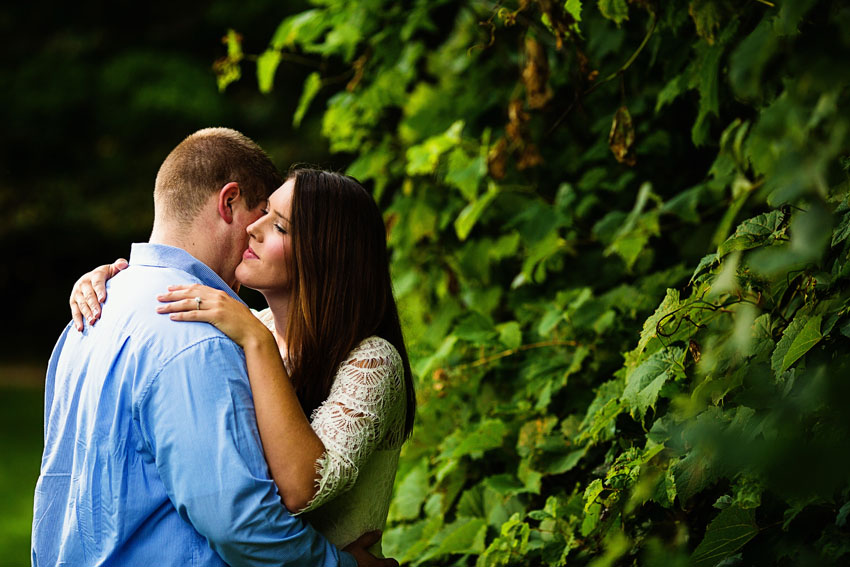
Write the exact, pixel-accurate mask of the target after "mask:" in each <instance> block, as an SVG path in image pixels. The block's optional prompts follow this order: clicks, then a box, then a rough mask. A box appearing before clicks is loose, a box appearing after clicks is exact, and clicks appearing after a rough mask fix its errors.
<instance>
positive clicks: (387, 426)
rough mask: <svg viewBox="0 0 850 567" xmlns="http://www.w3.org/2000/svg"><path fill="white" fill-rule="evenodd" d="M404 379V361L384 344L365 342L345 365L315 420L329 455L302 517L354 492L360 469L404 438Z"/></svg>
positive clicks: (318, 469)
mask: <svg viewBox="0 0 850 567" xmlns="http://www.w3.org/2000/svg"><path fill="white" fill-rule="evenodd" d="M403 376H404V370H403V366H402V362H401V357H400V356H399V354H398V352H397V351H396V350H395V347H393V346H392V344H391V343H390V342H388V341H386V340H384V339H380V338H373V339H368V340H366V341H364V342H362V343H361V344H360V345H359V346H358V347H357V348H356V349H354V350H353V351H352V352H351V354H350V355H349V357H348V359H346V360H345V361H343V363H342V364H341V365H340V367H339V370H338V371H337V374H336V377H335V379H334V384H333V387H332V388H331V392H330V395H329V396H328V399H326V400H325V401H324V402H323V403H322V405H321V406H319V407H318V408H316V410H315V411H314V412H313V415H312V417H311V424H312V426H313V430H314V431H315V432H316V435H318V437H319V439H321V440H322V443H323V444H324V446H325V452H324V453H323V454H322V456H321V457H320V458H319V459H318V460H317V461H316V472H317V473H318V479H317V481H316V482H317V488H318V490H317V492H316V495H315V496H314V497H313V499H312V500H311V501H310V502H309V503H308V504H307V506H306V507H305V508H304V509H303V510H301V511H299V512H298V513H299V514H301V513H304V512H307V511H310V510H313V509H315V508H318V507H319V506H321V505H322V504H324V503H325V502H327V501H329V500H332V499H334V498H336V497H337V496H339V495H340V494H342V493H343V492H345V491H346V490H348V489H350V488H351V487H352V486H353V485H354V483H355V481H356V480H357V476H358V474H359V472H360V467H361V466H362V465H363V464H364V463H365V462H366V461H367V460H368V458H369V457H370V456H371V455H372V453H373V452H374V451H375V450H376V449H377V448H378V447H379V446H383V444H384V443H385V442H386V441H387V437H388V435H391V434H394V433H396V432H398V433H399V435H401V434H402V429H403V423H404V414H403V406H401V405H400V404H399V400H400V398H401V397H402V396H403V393H404V380H403ZM399 442H400V440H399Z"/></svg>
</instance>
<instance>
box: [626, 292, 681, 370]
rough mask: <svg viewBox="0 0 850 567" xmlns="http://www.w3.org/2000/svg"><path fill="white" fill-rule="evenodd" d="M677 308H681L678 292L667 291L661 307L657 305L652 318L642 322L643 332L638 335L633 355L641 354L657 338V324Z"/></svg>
mask: <svg viewBox="0 0 850 567" xmlns="http://www.w3.org/2000/svg"><path fill="white" fill-rule="evenodd" d="M679 307H681V302H680V301H679V291H678V290H676V289H668V290H667V294H666V295H665V296H664V300H663V301H662V302H661V305H659V306H658V308H657V309H656V310H655V313H653V314H652V316H651V317H649V318H648V319H647V320H646V321H645V322H644V324H643V330H642V331H641V333H640V340H639V341H638V344H637V348H635V350H634V352H635V353H638V354H639V353H641V352H643V350H644V349H645V348H646V347H647V345H648V344H649V341H650V340H652V339H653V338H655V337H657V336H658V330H657V328H656V327H657V325H658V323H659V322H660V321H661V320H662V319H665V318H666V317H667V315H669V314H670V313H672V312H673V311H675V310H676V309H678V308H679Z"/></svg>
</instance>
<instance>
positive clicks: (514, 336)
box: [498, 321, 522, 348]
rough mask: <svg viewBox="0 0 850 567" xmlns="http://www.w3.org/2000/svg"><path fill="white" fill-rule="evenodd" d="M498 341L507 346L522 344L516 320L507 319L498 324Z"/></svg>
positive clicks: (520, 331)
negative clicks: (505, 321)
mask: <svg viewBox="0 0 850 567" xmlns="http://www.w3.org/2000/svg"><path fill="white" fill-rule="evenodd" d="M498 329H499V341H500V342H501V343H502V344H503V345H505V346H506V347H508V348H517V347H519V346H520V345H521V344H522V330H521V329H520V326H519V323H517V322H516V321H508V322H507V323H503V324H501V325H499V326H498Z"/></svg>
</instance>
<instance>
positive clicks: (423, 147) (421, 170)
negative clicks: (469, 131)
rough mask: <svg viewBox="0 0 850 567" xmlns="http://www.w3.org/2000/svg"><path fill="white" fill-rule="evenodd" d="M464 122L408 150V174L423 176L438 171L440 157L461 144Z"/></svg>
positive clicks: (458, 122)
mask: <svg viewBox="0 0 850 567" xmlns="http://www.w3.org/2000/svg"><path fill="white" fill-rule="evenodd" d="M463 125H464V123H463V120H458V121H456V122H455V123H454V124H452V125H451V126H450V127H449V129H448V130H446V131H445V132H443V133H442V134H438V135H436V136H431V137H430V138H428V139H427V140H425V141H424V142H422V143H421V144H418V145H415V146H411V147H410V148H408V149H407V168H406V170H407V174H408V175H422V174H429V173H433V172H434V171H435V170H436V169H437V164H438V163H439V161H440V157H441V156H442V155H443V154H444V153H445V152H446V151H448V150H449V149H451V148H453V147H455V146H456V145H458V144H459V143H460V139H461V138H460V136H461V132H462V131H463Z"/></svg>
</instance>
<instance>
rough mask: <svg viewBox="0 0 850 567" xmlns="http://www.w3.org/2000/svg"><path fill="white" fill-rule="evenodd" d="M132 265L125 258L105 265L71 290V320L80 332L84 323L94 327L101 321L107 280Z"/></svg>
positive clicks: (80, 280)
mask: <svg viewBox="0 0 850 567" xmlns="http://www.w3.org/2000/svg"><path fill="white" fill-rule="evenodd" d="M129 265H130V264H129V263H128V262H127V260H125V259H124V258H118V259H117V260H115V261H114V262H112V263H111V264H104V265H103V266H100V267H98V268H95V269H94V270H92V271H90V272H89V273H87V274H83V276H82V277H81V278H80V279H78V280H77V281H76V283H75V284H74V288H73V289H72V290H71V297H70V298H69V299H68V304H69V305H70V306H71V318H72V319H73V320H74V327H75V328H76V329H77V330H78V331H82V330H83V326H84V324H85V323H84V321H83V319H85V321H88V323H89V325H94V323H95V321H97V320H98V319H100V304H101V303H103V302H104V301H106V280H108V279H110V278H111V277H113V276H114V275H115V274H117V273H118V272H120V271H121V270H123V269H125V268H126V267H127V266H129Z"/></svg>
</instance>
